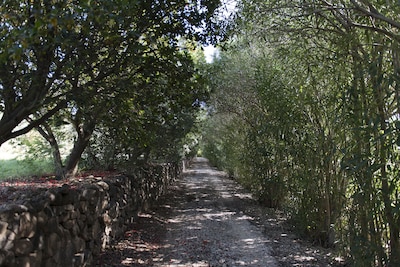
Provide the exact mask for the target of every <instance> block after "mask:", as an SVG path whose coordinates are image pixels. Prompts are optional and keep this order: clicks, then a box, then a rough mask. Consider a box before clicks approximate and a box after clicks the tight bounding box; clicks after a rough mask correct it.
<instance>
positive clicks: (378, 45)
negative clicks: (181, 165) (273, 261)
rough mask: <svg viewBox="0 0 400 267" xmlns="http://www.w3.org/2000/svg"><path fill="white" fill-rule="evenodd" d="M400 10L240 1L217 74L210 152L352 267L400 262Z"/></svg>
mask: <svg viewBox="0 0 400 267" xmlns="http://www.w3.org/2000/svg"><path fill="white" fill-rule="evenodd" d="M399 14H400V4H399V3H398V2H396V1H392V2H390V1H372V0H370V1H258V0H243V1H239V4H238V15H237V20H236V23H237V25H236V26H237V28H236V31H235V32H234V34H233V35H232V36H231V41H230V43H229V45H227V47H225V48H226V49H225V50H224V51H222V52H221V53H220V56H219V58H216V59H215V61H214V64H213V65H212V66H210V68H209V82H210V84H211V88H212V96H211V101H210V102H209V108H208V111H209V119H208V120H206V122H205V125H204V135H203V140H202V153H203V154H204V156H206V157H207V158H209V159H210V160H211V161H212V162H213V164H215V165H217V166H219V167H221V168H224V169H225V170H227V172H229V173H230V174H231V175H232V176H233V177H235V178H236V179H238V180H239V181H241V182H242V183H243V184H244V185H245V186H246V187H247V188H249V189H251V190H252V192H253V194H254V195H255V196H257V197H258V199H259V201H260V202H261V203H263V204H264V205H266V206H268V207H271V208H275V209H281V210H284V211H286V213H287V214H288V215H289V217H290V219H291V222H292V223H293V225H295V226H296V229H297V231H298V233H299V234H300V235H302V236H304V237H307V238H309V239H310V240H312V241H313V242H315V243H318V244H321V245H322V246H326V247H335V248H336V249H337V251H338V254H339V255H341V256H343V257H345V258H346V260H347V261H348V264H349V266H360V267H361V266H363V267H364V266H371V267H372V266H400V179H399V170H400V165H399V163H400V160H399V159H400V153H399V152H400V151H399V145H400V142H399V140H400V139H399V136H400V120H399V118H400V115H399V112H400V111H399V107H400V97H399V85H400V57H399V55H400V44H399V41H400V39H399V31H400V17H399Z"/></svg>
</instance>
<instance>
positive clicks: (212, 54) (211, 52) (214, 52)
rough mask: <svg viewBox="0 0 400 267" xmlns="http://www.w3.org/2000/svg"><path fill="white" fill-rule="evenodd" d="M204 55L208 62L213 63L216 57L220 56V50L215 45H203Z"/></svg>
mask: <svg viewBox="0 0 400 267" xmlns="http://www.w3.org/2000/svg"><path fill="white" fill-rule="evenodd" d="M203 51H204V56H205V57H206V62H207V63H212V62H213V60H214V58H216V57H218V55H219V51H218V49H217V48H215V47H214V46H213V45H208V46H204V47H203Z"/></svg>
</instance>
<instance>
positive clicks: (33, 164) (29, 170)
mask: <svg viewBox="0 0 400 267" xmlns="http://www.w3.org/2000/svg"><path fill="white" fill-rule="evenodd" d="M52 172H53V164H52V162H51V161H50V160H47V159H45V160H32V159H29V160H28V159H25V160H17V159H9V160H0V180H1V179H7V178H19V177H29V176H34V175H37V176H40V175H43V174H48V173H52Z"/></svg>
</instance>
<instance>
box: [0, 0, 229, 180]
mask: <svg viewBox="0 0 400 267" xmlns="http://www.w3.org/2000/svg"><path fill="white" fill-rule="evenodd" d="M219 5H220V2H219V1H196V0H194V1H180V0H178V1H141V0H135V1H119V0H118V1H109V0H107V1H102V0H98V1H70V0H61V1H52V0H50V1H47V0H46V1H43V0H34V1H8V0H3V1H2V2H1V5H0V13H1V20H0V31H1V34H0V111H1V119H0V145H1V144H3V143H4V142H6V141H7V140H10V139H13V138H16V137H18V136H20V135H23V134H25V133H27V132H29V131H30V130H32V129H34V128H36V129H41V130H40V132H41V133H42V134H43V135H44V136H45V137H47V138H46V139H48V141H49V142H50V144H53V145H55V143H54V142H52V141H51V140H50V139H52V138H49V137H51V131H52V129H51V124H49V123H48V122H49V121H51V120H52V121H54V119H53V118H57V119H55V121H56V123H55V125H58V124H59V123H60V122H61V123H71V124H72V125H73V126H74V129H75V130H76V141H75V145H74V149H73V150H72V151H71V154H70V156H69V159H68V161H67V162H66V163H65V168H66V171H67V172H71V173H73V172H74V170H75V169H76V167H77V163H78V161H79V159H80V157H81V155H82V153H83V151H84V150H85V148H86V147H87V145H88V144H89V140H90V137H91V136H92V134H93V132H94V131H95V130H96V129H97V130H99V129H98V128H99V127H101V128H102V129H104V131H113V132H114V133H115V137H118V138H122V137H124V138H128V139H132V140H135V139H136V141H138V136H142V137H143V139H141V141H140V142H143V143H144V144H142V145H143V146H150V143H151V142H155V141H154V140H155V139H157V138H160V137H156V136H157V135H158V134H161V133H162V134H165V135H167V134H172V132H173V133H174V134H175V135H177V136H176V138H178V139H179V138H180V137H182V136H184V135H185V133H186V131H187V130H185V131H183V130H181V131H178V129H183V128H185V127H189V125H187V126H183V124H187V123H188V122H187V119H184V118H185V116H186V117H187V116H189V117H190V116H191V115H190V114H191V113H193V111H194V109H193V108H194V107H195V106H196V104H195V103H196V101H200V100H201V99H202V98H204V96H205V91H204V90H203V89H202V88H201V86H200V80H201V78H200V77H199V76H198V75H197V74H196V71H195V68H194V62H193V59H192V56H191V55H190V53H189V50H190V49H191V48H190V47H191V46H193V45H196V44H197V43H199V42H200V43H212V42H215V41H216V40H217V39H218V38H222V34H221V33H222V30H223V26H220V23H219V22H218V19H217V17H216V14H217V11H218V8H219ZM184 114H187V115H184ZM45 125H46V126H45ZM174 127H175V128H176V129H175V130H176V131H175V130H172V129H174ZM161 128H165V129H164V130H165V131H160V129H161ZM166 129H169V130H168V131H167V130H166ZM171 131H172V132H171ZM121 132H123V133H121ZM135 136H136V137H135ZM111 138H114V136H113V137H111ZM146 138H147V139H148V141H146V142H145V141H143V140H144V139H146ZM53 139H54V138H53ZM53 141H54V140H53ZM170 141H171V142H172V140H170ZM124 142H125V143H130V142H133V141H128V140H124ZM140 142H139V143H140ZM136 146H137V145H136ZM139 146H140V145H139ZM133 147H134V146H132V148H133ZM54 148H55V149H57V148H56V146H55V147H54ZM142 152H143V151H141V150H139V152H138V154H141V153H142ZM61 174H63V173H62V172H61Z"/></svg>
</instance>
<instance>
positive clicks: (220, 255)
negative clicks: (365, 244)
mask: <svg viewBox="0 0 400 267" xmlns="http://www.w3.org/2000/svg"><path fill="white" fill-rule="evenodd" d="M285 221H286V218H285V217H284V216H282V214H281V213H279V212H277V211H272V210H270V209H267V208H263V207H262V206H260V205H259V204H258V203H257V201H255V200H254V199H253V198H252V197H251V195H250V194H249V193H248V192H247V191H246V190H245V189H243V188H242V187H241V186H239V185H238V184H237V183H236V182H235V181H233V180H232V179H229V178H228V177H227V176H226V173H224V172H221V171H217V170H215V169H213V168H211V167H210V166H209V164H208V161H207V160H206V159H204V158H195V159H194V161H193V163H192V164H191V167H190V169H188V170H186V171H185V173H184V175H183V176H182V177H181V178H180V179H178V180H177V181H176V183H174V185H172V186H171V188H170V189H169V192H168V193H167V194H166V195H165V196H163V197H161V198H160V199H159V201H158V203H157V204H156V205H155V206H154V207H153V208H152V209H151V210H149V211H146V212H143V213H140V214H139V216H138V218H136V220H135V222H134V223H133V224H132V225H130V226H129V228H128V230H127V231H126V232H125V236H124V237H122V238H121V239H120V240H117V241H116V242H115V244H113V246H112V247H111V248H110V249H107V250H106V251H104V252H103V253H102V254H101V255H100V257H99V258H98V259H96V260H95V263H94V264H93V266H104V267H111V266H113V267H123V266H157V267H183V266H184V267H191V266H193V267H194V266H197V267H202V266H212V267H236V266H262V267H278V266H279V267H289V266H290V267H292V266H302V267H322V266H323V267H326V266H332V267H333V266H335V267H339V266H340V267H342V266H343V265H342V263H341V262H337V261H336V260H335V259H334V254H333V253H332V251H331V250H329V249H324V248H321V247H319V246H317V245H313V244H310V243H309V242H307V241H304V240H301V239H299V238H298V237H297V236H296V235H295V234H293V233H292V232H291V231H290V229H288V227H287V226H286V225H285Z"/></svg>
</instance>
